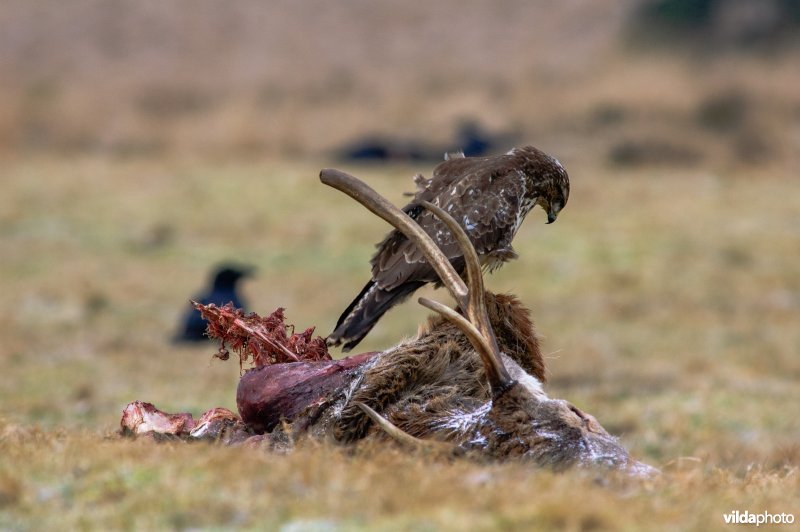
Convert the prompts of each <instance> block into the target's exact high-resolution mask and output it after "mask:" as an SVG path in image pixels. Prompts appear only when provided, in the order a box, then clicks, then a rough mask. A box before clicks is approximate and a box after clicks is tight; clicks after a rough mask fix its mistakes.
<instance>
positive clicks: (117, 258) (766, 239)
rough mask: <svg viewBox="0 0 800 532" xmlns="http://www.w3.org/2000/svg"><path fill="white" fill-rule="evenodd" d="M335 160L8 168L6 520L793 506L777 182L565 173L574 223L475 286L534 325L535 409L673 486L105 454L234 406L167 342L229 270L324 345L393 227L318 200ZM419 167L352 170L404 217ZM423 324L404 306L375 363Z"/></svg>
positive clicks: (643, 512) (192, 522)
mask: <svg viewBox="0 0 800 532" xmlns="http://www.w3.org/2000/svg"><path fill="white" fill-rule="evenodd" d="M326 164H329V163H328V162H326V161H319V162H309V163H286V162H278V161H264V162H261V163H248V164H223V163H208V162H194V161H189V160H171V161H127V162H125V161H115V160H113V159H98V158H83V159H60V158H55V159H40V160H7V161H6V162H5V165H4V168H5V172H4V174H5V175H4V194H3V197H2V200H0V227H2V236H1V237H0V255H2V256H3V261H2V263H1V264H0V282H1V283H2V285H3V292H4V295H5V300H6V302H7V303H6V305H4V307H3V309H2V310H1V311H0V338H1V339H2V342H0V344H1V345H2V347H1V348H0V349H1V350H2V351H1V352H0V364H2V373H3V375H4V378H3V380H2V383H1V384H0V405H2V407H0V415H2V417H3V421H2V422H0V447H1V448H0V506H2V508H3V513H2V517H0V526H5V527H13V528H30V529H41V528H54V527H58V528H63V527H68V528H109V527H111V528H129V527H135V528H170V527H171V528H197V527H211V528H215V527H223V528H227V527H244V528H268V529H274V528H277V527H278V526H280V525H282V526H285V527H286V530H298V529H299V530H304V529H309V528H311V529H313V527H318V528H317V529H320V528H321V529H326V530H327V529H333V530H336V529H347V530H349V529H367V528H369V529H419V528H423V529H424V528H429V529H439V528H444V529H464V528H473V529H493V528H494V529H499V528H504V529H505V528H526V529H527V528H541V529H546V528H552V527H564V528H568V529H585V528H600V529H640V528H648V529H649V528H662V529H672V528H676V527H677V528H696V529H708V528H722V527H724V524H723V521H722V514H723V513H724V512H728V511H731V510H733V509H740V510H745V509H747V510H750V511H756V512H760V511H764V510H769V511H771V512H781V511H788V512H794V513H795V514H796V513H798V512H797V497H796V494H797V492H798V487H799V486H798V482H799V481H798V478H799V476H798V469H797V468H798V463H799V462H800V447H798V445H797V441H798V437H800V433H799V432H798V425H797V421H796V419H794V417H795V416H794V414H793V407H792V406H791V405H793V404H795V405H796V404H798V403H799V402H800V391H798V387H797V386H796V382H797V379H798V376H800V361H798V358H797V353H798V348H799V347H800V332H798V330H797V327H796V323H797V317H798V316H800V295H798V294H800V284H798V283H800V281H799V280H800V275H798V265H797V261H796V257H795V253H794V248H795V247H796V242H797V237H798V232H800V226H798V225H797V223H798V222H797V220H798V213H800V205H798V203H797V197H796V192H795V190H794V188H795V185H794V184H793V182H792V180H791V179H785V178H784V177H785V176H766V175H744V174H742V175H729V176H724V177H723V176H716V175H712V174H709V173H701V172H691V171H683V172H665V171H652V170H642V171H638V172H636V173H634V172H630V173H626V174H622V175H620V174H619V173H611V172H609V171H600V172H597V171H590V169H589V168H588V167H585V166H584V167H582V166H581V165H580V164H572V165H570V166H568V167H569V168H570V171H571V174H572V176H573V190H574V194H573V196H572V197H571V199H570V205H569V206H568V208H567V210H566V211H565V212H564V216H562V217H561V218H560V219H559V221H558V223H556V224H554V225H552V226H545V225H543V223H542V222H543V219H542V217H541V215H540V214H541V213H538V212H534V213H532V214H531V217H530V219H529V220H528V221H527V222H526V224H525V225H524V227H523V229H522V230H521V233H520V234H519V235H518V237H517V241H516V244H515V246H516V247H517V248H518V250H519V252H520V255H521V257H522V258H521V259H520V260H519V261H517V263H515V264H512V265H509V266H508V267H506V268H504V269H503V270H501V271H500V272H498V273H496V274H495V275H494V276H492V277H491V278H490V279H489V286H490V287H491V288H493V289H495V290H506V291H513V292H515V293H517V294H519V295H520V296H521V297H522V298H523V300H524V301H526V302H527V303H528V304H529V305H530V306H531V307H532V308H533V311H534V316H535V318H536V320H537V325H538V327H539V330H540V331H541V333H542V334H543V335H544V336H545V337H546V344H545V349H546V352H548V353H550V359H549V362H550V372H551V384H550V385H549V387H548V389H549V391H550V393H551V394H552V395H555V396H559V397H565V398H567V399H569V400H571V401H572V402H574V403H576V404H577V405H578V406H579V407H581V408H583V409H585V410H587V411H589V412H591V413H593V414H594V415H596V416H597V417H598V419H599V420H600V421H601V422H602V423H603V424H604V425H605V426H606V427H607V428H608V429H609V430H610V431H612V432H613V433H615V434H618V435H620V436H621V438H622V441H623V442H624V443H625V445H626V446H628V447H629V448H630V449H631V451H632V453H633V454H634V455H635V456H637V457H639V458H641V459H643V460H644V461H647V462H649V463H651V464H654V465H656V466H659V467H662V468H663V469H664V470H665V471H666V472H667V473H668V474H667V475H666V478H665V479H663V480H662V481H659V482H656V483H651V484H644V485H641V484H632V483H630V482H628V481H625V480H624V479H615V478H612V479H608V480H604V481H598V480H597V479H596V478H595V476H594V475H587V474H583V473H580V472H575V473H570V474H566V475H552V474H549V473H546V472H541V471H534V470H531V469H530V468H529V467H527V466H525V465H520V464H508V465H486V464H473V463H466V462H455V463H440V462H435V461H431V459H428V458H425V457H421V456H407V455H405V454H403V453H400V452H398V451H395V450H393V449H361V450H359V451H357V452H356V453H355V454H354V455H350V454H346V453H343V452H342V451H341V450H337V449H333V448H329V447H326V446H316V445H314V446H309V447H305V448H303V449H301V450H299V451H298V452H297V453H295V454H293V455H290V456H281V455H270V454H269V453H267V452H265V451H263V450H254V449H221V448H217V447H212V446H206V445H172V444H168V445H154V444H152V443H150V442H146V441H137V442H131V441H122V440H118V439H116V438H115V437H113V436H112V433H113V431H114V430H115V428H116V424H117V422H118V419H119V415H120V412H121V409H122V407H123V406H124V405H125V404H126V403H127V402H129V401H132V400H134V399H142V400H147V401H151V402H154V403H155V404H156V405H157V406H159V407H161V408H164V409H167V410H171V411H179V410H188V411H191V412H193V413H195V414H198V413H200V412H202V411H203V410H205V409H207V408H210V407H212V406H225V407H229V408H235V404H234V393H235V386H236V382H237V377H238V366H237V365H236V364H235V363H230V362H228V363H223V362H219V361H211V359H210V355H211V354H212V352H213V348H211V347H207V348H199V349H188V348H176V347H174V346H172V345H170V344H169V343H168V337H169V336H170V334H171V332H172V329H173V327H174V325H175V322H176V320H177V318H178V315H179V313H180V312H181V310H182V305H183V304H184V302H185V301H186V299H187V298H188V297H189V296H190V295H191V294H192V293H193V291H195V290H197V288H199V286H200V285H201V284H202V283H203V282H204V279H205V276H206V275H207V271H206V270H207V268H209V267H210V266H211V265H212V264H213V263H215V262H216V261H218V260H221V259H224V258H231V257H233V258H237V259H239V260H243V261H248V262H253V263H254V264H257V265H258V267H259V276H258V278H257V279H255V280H253V281H249V282H248V284H247V285H246V287H245V288H246V293H247V295H248V296H249V299H250V302H251V306H252V307H253V308H254V309H256V310H258V311H261V312H267V311H270V310H272V309H273V308H274V307H276V306H278V305H282V306H286V307H287V315H288V318H289V320H290V321H294V322H295V323H296V324H297V325H298V326H306V325H309V324H317V325H318V326H319V327H320V332H321V333H322V334H325V333H327V332H328V329H329V327H331V326H332V324H333V321H334V318H335V317H336V316H337V315H338V312H339V311H340V310H341V308H342V307H343V306H344V305H345V304H346V303H347V302H348V301H349V298H350V297H351V296H352V295H353V294H354V293H355V292H356V290H357V289H358V288H360V285H361V283H362V282H363V281H364V276H365V274H366V261H367V258H368V256H369V254H370V253H371V243H372V242H374V241H377V240H378V239H379V238H380V236H381V235H382V234H383V232H384V231H385V227H384V226H383V225H381V224H380V223H377V222H375V221H374V220H373V219H372V218H371V217H370V216H369V215H367V214H366V212H365V211H363V210H362V209H360V208H357V207H356V206H355V205H353V204H351V202H349V201H348V200H347V199H345V198H344V197H340V196H339V195H338V193H336V192H334V191H329V190H326V189H324V188H323V187H322V185H320V184H319V183H318V181H317V179H316V174H317V172H318V169H319V168H320V167H322V166H324V165H326ZM416 170H423V171H426V172H427V171H428V169H425V168H381V169H378V168H361V169H356V170H354V171H355V173H357V174H359V175H360V176H361V177H364V178H366V179H367V180H368V181H369V182H370V183H372V184H373V185H374V186H375V187H376V188H377V189H378V190H380V191H382V192H384V193H386V194H387V195H388V196H389V197H390V198H391V199H393V200H394V201H398V202H399V201H401V197H400V192H401V191H403V190H405V189H408V188H409V186H410V179H409V178H410V176H411V175H413V173H414V171H416ZM436 296H437V297H439V298H444V294H442V293H437V294H436ZM424 315H425V312H424V311H423V310H422V309H421V308H418V307H417V306H416V305H414V304H413V303H409V304H407V305H404V306H403V307H402V308H400V309H398V310H396V311H393V312H392V313H391V314H390V315H389V316H387V317H386V319H385V320H384V321H383V322H382V323H381V324H380V325H379V327H378V328H376V330H375V331H374V333H373V334H372V335H371V336H370V337H369V338H368V341H367V342H366V343H365V345H364V346H363V347H364V349H365V350H368V349H371V348H380V347H383V346H387V345H390V344H392V343H394V342H396V341H397V340H398V339H399V338H400V337H402V336H403V335H408V334H413V332H414V331H415V327H416V324H417V323H419V322H420V321H421V320H422V319H423V317H424ZM107 436H111V437H107ZM577 501H579V503H578V502H577ZM304 527H305V528H304Z"/></svg>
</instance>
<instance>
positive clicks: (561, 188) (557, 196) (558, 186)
mask: <svg viewBox="0 0 800 532" xmlns="http://www.w3.org/2000/svg"><path fill="white" fill-rule="evenodd" d="M549 159H551V164H550V165H548V166H549V168H547V170H546V174H547V179H545V180H543V186H542V190H541V193H540V195H539V198H538V200H537V202H536V203H537V205H541V206H542V208H543V209H544V210H545V212H546V213H547V223H549V224H551V223H553V222H555V221H556V218H558V213H560V212H561V210H562V209H563V208H564V207H565V206H566V205H567V200H569V175H567V171H566V170H564V167H563V166H561V163H560V162H558V159H554V158H552V157H549Z"/></svg>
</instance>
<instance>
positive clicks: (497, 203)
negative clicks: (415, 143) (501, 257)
mask: <svg viewBox="0 0 800 532" xmlns="http://www.w3.org/2000/svg"><path fill="white" fill-rule="evenodd" d="M511 162H512V161H511V160H510V157H508V158H506V157H493V158H465V159H452V160H449V161H446V162H444V163H442V164H440V165H439V166H437V167H436V169H435V170H434V174H433V178H432V179H431V181H430V183H429V184H428V186H427V187H426V188H425V189H423V190H420V191H419V192H418V193H417V194H416V196H415V197H414V200H413V201H411V202H410V203H409V204H408V205H406V206H405V207H404V209H403V210H404V211H405V212H407V213H409V215H411V217H412V218H414V219H415V220H416V221H417V223H418V224H419V225H420V226H421V227H422V228H423V229H424V230H425V232H426V233H428V234H429V235H430V236H431V238H433V239H434V241H435V242H436V243H437V244H438V245H439V247H440V248H441V249H442V251H443V252H444V254H445V255H446V256H447V257H448V258H449V259H451V261H452V262H453V263H454V265H455V266H456V268H457V269H459V270H460V269H461V268H462V267H463V262H462V261H460V260H459V259H460V258H461V250H460V248H459V246H458V245H457V244H456V242H455V239H454V238H453V236H452V235H451V234H450V231H449V230H448V229H447V228H446V227H445V225H444V223H443V222H442V221H441V220H439V219H438V218H436V217H435V216H433V215H432V214H431V213H430V212H429V211H427V210H424V209H422V208H421V207H420V206H419V203H420V202H421V201H423V200H425V201H430V202H431V203H433V204H435V205H438V206H439V207H441V208H443V209H444V210H445V211H447V212H448V213H450V214H451V215H452V216H453V217H454V218H455V219H456V220H457V221H458V222H459V223H460V224H461V226H462V227H464V229H465V230H466V231H467V234H468V235H469V237H470V240H471V241H472V243H473V245H474V246H475V250H476V251H477V252H478V255H485V254H487V253H491V252H492V251H494V250H497V249H499V248H502V247H505V246H510V244H511V240H512V238H513V236H514V232H515V231H516V229H517V225H518V219H519V218H518V217H519V210H520V202H521V201H522V197H523V196H524V194H525V192H526V191H525V177H524V175H522V174H521V173H520V172H519V171H518V170H517V169H516V168H515V167H514V165H512V164H511ZM371 263H372V278H373V280H374V281H375V282H376V283H377V284H378V286H380V287H381V288H383V289H386V290H391V289H394V288H396V287H398V286H400V285H401V284H403V283H405V282H408V281H424V282H433V281H437V280H438V279H437V276H436V273H435V272H434V270H433V268H431V267H430V265H428V263H427V261H426V260H425V258H424V256H423V255H422V252H421V251H420V250H419V249H417V247H416V246H414V245H413V244H412V243H411V242H409V241H408V240H407V239H406V238H405V237H404V236H403V235H402V234H401V233H399V232H398V231H396V230H395V231H392V232H391V233H389V235H387V237H386V238H385V239H384V240H383V242H381V243H380V244H379V245H378V251H377V253H376V254H375V256H374V257H373V258H372V261H371Z"/></svg>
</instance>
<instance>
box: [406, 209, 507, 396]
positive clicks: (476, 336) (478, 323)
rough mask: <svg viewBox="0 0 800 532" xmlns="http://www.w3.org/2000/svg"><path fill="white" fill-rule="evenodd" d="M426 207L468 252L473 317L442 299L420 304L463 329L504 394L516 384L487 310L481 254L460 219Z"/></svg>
mask: <svg viewBox="0 0 800 532" xmlns="http://www.w3.org/2000/svg"><path fill="white" fill-rule="evenodd" d="M422 206H423V207H425V208H426V209H428V210H429V211H431V212H432V213H433V214H434V215H436V216H437V217H438V218H439V219H440V220H441V221H442V222H444V224H445V225H446V226H447V228H448V229H450V232H451V233H452V234H453V237H455V239H456V242H458V245H459V247H460V248H461V252H462V253H463V255H464V262H465V264H466V269H467V284H468V286H469V297H468V299H467V301H466V306H464V305H463V304H462V306H461V308H462V309H463V310H464V312H466V314H467V317H468V318H469V319H468V320H467V319H464V317H463V316H461V315H460V314H458V313H457V312H455V311H454V310H452V309H451V308H449V307H446V306H445V305H442V304H441V303H439V302H438V301H431V300H430V299H427V298H424V297H421V298H419V303H420V304H421V305H424V306H426V307H428V308H429V309H431V310H434V311H436V312H438V313H439V314H441V315H443V316H444V317H445V318H447V319H448V320H450V321H451V322H453V323H454V324H455V325H456V326H457V327H458V328H459V329H461V331H462V332H463V333H464V334H465V335H466V336H467V338H468V339H469V340H470V343H472V346H473V347H474V348H475V349H476V350H477V351H478V354H479V355H480V357H481V360H482V361H483V365H484V366H485V368H486V377H487V378H488V380H489V385H490V386H491V388H492V393H493V394H494V395H495V396H497V395H500V394H502V393H503V392H504V391H505V390H507V389H508V388H509V387H510V386H512V385H513V384H514V381H513V380H512V379H511V376H510V375H509V374H508V371H507V370H506V367H505V365H503V361H502V360H501V359H500V348H499V347H498V346H497V339H496V338H495V336H494V329H492V324H491V323H490V322H489V315H488V313H487V312H486V299H485V298H484V290H483V274H482V272H481V264H480V261H479V260H478V254H477V253H476V252H475V246H473V245H472V242H471V241H470V239H469V236H467V233H466V232H465V231H464V229H463V228H462V227H461V226H460V225H458V222H456V221H455V219H453V217H452V216H450V214H449V213H448V212H447V211H445V210H443V209H441V208H440V207H438V206H436V205H434V204H432V203H429V202H427V201H423V202H422Z"/></svg>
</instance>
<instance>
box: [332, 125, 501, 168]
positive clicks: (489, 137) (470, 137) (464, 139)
mask: <svg viewBox="0 0 800 532" xmlns="http://www.w3.org/2000/svg"><path fill="white" fill-rule="evenodd" d="M516 138H517V137H516V135H511V134H499V135H493V134H491V133H489V132H488V131H487V130H486V129H484V128H483V127H482V126H481V125H480V123H478V121H476V120H464V121H463V122H461V124H460V125H459V127H458V130H457V132H456V138H455V140H453V141H450V142H449V143H448V144H447V145H443V146H434V145H429V144H426V143H425V142H424V140H421V139H420V140H399V139H390V138H388V137H381V136H379V135H375V136H371V135H368V136H366V137H364V138H362V139H360V140H357V141H355V142H353V143H351V144H349V145H347V146H345V147H343V148H341V149H340V150H338V152H337V154H336V158H337V159H339V160H342V161H356V162H371V163H375V162H384V163H387V162H412V161H441V160H442V159H443V158H444V154H445V153H463V154H464V155H465V156H466V157H483V156H485V155H491V154H493V153H497V152H498V151H508V150H509V149H511V148H513V147H514V144H513V143H514V142H515V140H516Z"/></svg>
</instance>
